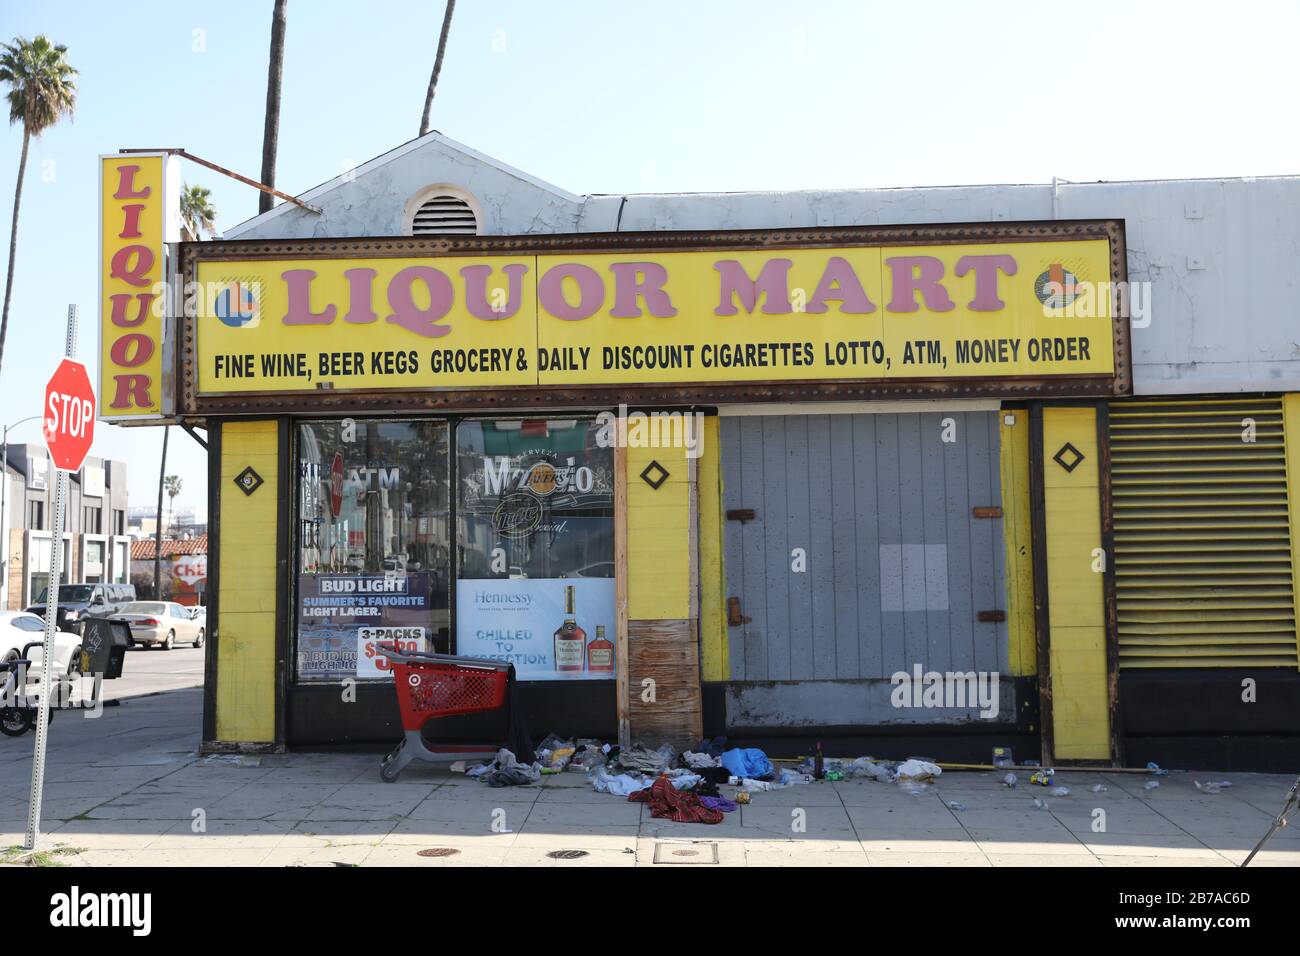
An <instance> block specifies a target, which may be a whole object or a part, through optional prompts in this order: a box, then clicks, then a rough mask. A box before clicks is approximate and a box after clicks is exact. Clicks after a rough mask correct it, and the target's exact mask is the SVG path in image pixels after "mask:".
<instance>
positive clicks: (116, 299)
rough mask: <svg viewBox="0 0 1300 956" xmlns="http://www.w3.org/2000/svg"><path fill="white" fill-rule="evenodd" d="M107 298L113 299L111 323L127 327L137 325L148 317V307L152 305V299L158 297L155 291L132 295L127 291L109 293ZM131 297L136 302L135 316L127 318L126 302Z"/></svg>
mask: <svg viewBox="0 0 1300 956" xmlns="http://www.w3.org/2000/svg"><path fill="white" fill-rule="evenodd" d="M109 298H110V299H112V300H113V312H112V319H113V324H114V325H120V326H122V328H124V329H129V328H133V327H134V326H137V325H139V324H140V323H142V322H143V321H144V320H145V319H147V318H148V317H149V315H148V313H149V307H150V305H152V303H153V300H154V299H156V298H158V294H157V293H156V292H140V293H137V294H136V295H134V296H132V295H131V294H130V293H127V292H119V293H117V294H116V295H110V296H109ZM133 298H134V299H135V300H136V303H137V306H136V311H135V318H134V319H128V318H127V317H126V304H127V303H128V302H130V301H131V299H133Z"/></svg>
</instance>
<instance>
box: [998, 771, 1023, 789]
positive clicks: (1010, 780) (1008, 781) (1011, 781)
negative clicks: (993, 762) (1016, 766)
mask: <svg viewBox="0 0 1300 956" xmlns="http://www.w3.org/2000/svg"><path fill="white" fill-rule="evenodd" d="M1002 783H1003V784H1005V785H1006V786H1007V787H1009V788H1010V789H1012V790H1014V789H1016V785H1017V784H1019V783H1020V778H1019V777H1017V776H1016V775H1015V774H1014V773H1009V774H1007V775H1006V776H1005V777H1003V778H1002Z"/></svg>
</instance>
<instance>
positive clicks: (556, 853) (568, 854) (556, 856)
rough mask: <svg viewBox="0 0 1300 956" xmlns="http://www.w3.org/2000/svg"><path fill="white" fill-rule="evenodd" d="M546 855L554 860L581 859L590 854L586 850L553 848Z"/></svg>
mask: <svg viewBox="0 0 1300 956" xmlns="http://www.w3.org/2000/svg"><path fill="white" fill-rule="evenodd" d="M546 855H547V856H549V857H550V858H551V859H552V860H580V859H582V858H583V857H584V856H587V855H588V854H587V851H586V850H552V851H551V852H550V853H548V854H546Z"/></svg>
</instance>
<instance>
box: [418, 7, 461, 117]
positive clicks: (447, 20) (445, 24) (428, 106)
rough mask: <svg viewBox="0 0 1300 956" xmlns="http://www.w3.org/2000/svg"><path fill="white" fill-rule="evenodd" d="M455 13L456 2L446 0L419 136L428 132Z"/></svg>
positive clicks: (425, 96)
mask: <svg viewBox="0 0 1300 956" xmlns="http://www.w3.org/2000/svg"><path fill="white" fill-rule="evenodd" d="M455 12H456V0H447V9H446V11H445V12H444V13H443V15H442V33H441V34H440V35H439V37H438V53H437V55H435V56H434V58H433V75H432V76H430V77H429V91H428V92H427V93H425V94H424V115H423V116H422V117H420V135H421V136H423V135H424V134H425V133H427V132H429V111H430V110H432V109H433V91H434V90H435V89H436V88H437V86H438V74H439V73H441V72H442V59H443V57H445V56H446V55H447V34H448V33H450V32H451V15H452V14H453V13H455Z"/></svg>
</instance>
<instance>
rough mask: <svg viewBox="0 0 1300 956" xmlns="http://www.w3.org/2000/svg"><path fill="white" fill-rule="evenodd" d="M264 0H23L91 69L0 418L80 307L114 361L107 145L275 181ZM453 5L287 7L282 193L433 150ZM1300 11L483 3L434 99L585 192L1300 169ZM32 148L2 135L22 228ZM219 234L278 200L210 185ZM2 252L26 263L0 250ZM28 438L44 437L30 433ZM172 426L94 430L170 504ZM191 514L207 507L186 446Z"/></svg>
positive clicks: (481, 139) (3, 204)
mask: <svg viewBox="0 0 1300 956" xmlns="http://www.w3.org/2000/svg"><path fill="white" fill-rule="evenodd" d="M271 8H272V3H271V0H220V2H208V0H186V2H176V0H128V2H123V3H105V2H103V0H75V2H74V0H42V2H39V3H34V2H31V0H0V38H4V39H6V40H7V39H8V38H11V37H12V36H14V35H16V34H21V35H24V36H31V35H33V34H36V33H45V34H47V35H49V36H50V37H51V38H52V39H53V40H55V41H56V42H59V43H63V44H65V45H67V47H68V48H69V59H70V60H71V62H72V64H73V65H74V66H75V67H76V68H77V69H79V70H80V71H81V77H80V90H81V92H80V97H79V101H78V107H77V113H76V118H75V120H74V121H73V122H71V123H68V122H64V123H62V124H60V125H59V126H58V127H57V128H55V129H54V130H52V131H50V132H48V133H47V134H46V135H45V136H44V137H43V138H42V139H41V140H39V141H38V142H37V143H35V144H34V147H33V149H32V152H31V157H30V159H29V163H28V169H27V186H26V189H25V192H24V196H23V204H22V218H21V222H20V225H19V249H18V261H17V277H16V288H15V291H14V300H13V308H12V312H11V318H10V331H9V344H8V347H7V350H6V352H7V354H6V356H5V362H4V367H3V370H2V371H0V418H2V419H3V421H4V422H12V421H15V420H17V419H19V418H22V417H24V416H27V415H32V414H36V412H37V411H38V406H39V403H40V395H41V391H42V388H43V385H44V382H45V379H46V378H47V377H48V375H49V373H50V371H52V370H53V368H54V366H55V364H56V363H57V359H58V356H59V355H60V354H61V351H60V350H61V348H62V332H63V321H64V317H65V315H66V311H67V305H68V303H69V302H75V303H77V304H79V305H80V306H81V309H82V323H83V324H82V336H81V340H82V347H81V354H80V357H81V358H82V359H83V360H84V361H87V362H88V363H90V364H91V365H92V378H94V376H95V370H94V368H93V366H94V364H95V356H94V354H93V353H94V344H93V343H94V341H95V323H96V322H97V321H98V319H97V315H96V301H95V297H96V295H97V280H96V275H97V263H96V256H97V229H98V225H97V223H98V210H97V207H96V203H97V202H98V196H97V191H96V168H97V164H96V157H97V156H99V155H100V154H101V153H108V152H114V151H116V150H118V149H120V148H124V147H165V146H171V147H184V148H186V149H188V150H189V151H190V152H193V153H196V154H198V155H200V156H203V157H205V158H208V159H211V160H213V161H215V162H217V163H220V164H222V165H224V166H227V167H229V168H233V169H235V170H238V171H240V172H242V173H244V174H245V175H248V176H252V177H254V178H256V176H257V174H258V173H259V171H260V168H261V160H260V156H261V145H262V121H263V108H264V105H265V98H266V58H267V46H268V42H269V37H270V21H271ZM442 10H443V5H442V3H441V2H439V0H426V2H416V0H392V2H390V0H370V2H368V3H358V2H356V0H290V2H289V23H288V31H287V43H286V54H285V75H284V96H283V106H282V119H281V128H280V148H279V169H278V172H277V180H278V182H277V185H278V186H280V188H282V189H284V190H285V191H287V192H302V191H304V190H306V189H308V188H310V187H311V186H314V185H316V184H317V183H319V182H321V181H323V180H326V179H329V178H331V177H333V176H335V175H337V174H339V173H340V172H343V171H344V170H346V169H348V168H350V167H351V166H353V165H355V164H358V163H361V162H364V161H365V160H367V159H369V158H371V157H373V156H375V155H377V154H379V153H382V152H384V151H386V150H388V149H390V148H392V147H393V146H396V145H398V144H400V143H402V142H404V141H406V140H408V139H411V138H412V137H414V136H415V135H416V133H417V132H418V128H419V120H420V111H421V109H422V107H423V102H424V91H425V87H426V85H427V83H428V78H429V71H430V69H431V67H432V65H433V56H434V50H435V48H436V46H437V37H438V29H439V26H440V24H441V21H442ZM1297 35H1300V4H1297V3H1295V2H1287V3H1264V2H1259V3H1255V2H1251V3H1246V4H1238V5H1230V6H1225V5H1224V4H1222V3H1199V2H1167V3H1166V2H1139V0H1120V2H1108V0H1093V2H1090V3H1087V4H1060V5H1059V6H1056V5H1053V4H1049V3H1042V2H1016V3H1011V2H996V0H985V2H979V3H962V2H944V3H941V2H934V3H926V2H921V0H914V2H911V3H896V2H894V3H868V2H825V3H818V2H813V0H806V2H803V3H791V2H717V0H712V2H704V0H690V2H676V0H645V2H642V3H633V2H627V3H612V2H609V0H600V2H564V3H560V2H541V0H515V2H492V0H461V2H460V4H459V5H458V7H457V10H456V19H455V22H454V23H453V25H452V31H451V40H450V43H449V45H448V53H447V60H446V65H445V67H444V69H443V73H442V78H441V80H440V83H439V88H438V96H437V99H436V100H435V102H434V107H433V126H434V128H436V129H439V130H441V131H442V132H443V133H445V134H447V135H448V136H450V137H451V138H453V139H456V140H459V141H460V142H462V143H465V144H466V145H468V146H471V147H473V148H475V149H477V150H479V151H481V152H484V153H487V154H489V155H492V156H495V157H497V158H499V159H500V160H502V161H504V162H506V163H509V164H511V165H513V166H516V167H518V168H520V169H523V170H525V171H527V172H529V173H532V174H534V175H536V176H538V177H540V178H542V179H545V180H548V181H550V182H552V183H555V184H556V185H558V186H562V187H564V188H566V189H568V190H570V191H572V192H575V193H596V192H603V193H620V192H645V191H677V190H743V189H776V190H780V189H798V188H819V187H864V186H906V185H933V184H951V183H983V182H1045V181H1048V180H1050V179H1051V177H1052V176H1054V175H1055V176H1061V177H1063V178H1065V179H1071V180H1076V181H1078V180H1097V179H1111V180H1113V179H1148V178H1179V177H1201V176H1242V175H1268V174H1280V173H1293V172H1297V171H1298V170H1300V161H1297V155H1298V154H1300V124H1297V123H1296V122H1295V121H1294V114H1295V108H1294V101H1295V94H1296V91H1297V89H1300V83H1297V79H1298V78H1300V77H1298V74H1300V57H1297V56H1296V55H1295V49H1294V44H1295V37H1296V36H1297ZM20 146H21V131H20V129H19V128H18V127H10V128H8V129H7V130H6V131H5V132H4V134H3V141H0V227H3V229H4V230H5V232H4V235H5V236H7V235H8V231H7V230H8V228H9V223H10V215H11V205H12V202H13V185H14V177H15V175H16V171H17V163H18V156H19V151H20ZM185 166H186V168H185V170H184V171H185V178H186V180H187V181H188V182H198V183H201V184H203V185H206V186H209V187H211V189H212V191H213V196H214V199H215V203H216V206H217V209H218V212H219V216H218V220H217V225H218V228H219V229H220V228H224V227H228V226H230V225H233V224H234V223H237V222H240V221H242V220H244V219H246V218H248V217H249V216H251V215H253V214H254V213H255V212H256V209H257V194H256V192H254V191H253V190H251V189H249V188H247V187H245V186H241V185H239V184H237V183H235V182H233V181H231V180H227V179H225V178H223V177H221V176H218V175H217V174H215V173H211V172H209V171H207V170H204V169H202V168H201V167H195V166H191V165H189V164H185ZM0 256H7V252H6V251H5V247H4V245H3V244H0ZM13 438H14V439H15V440H19V441H22V440H33V441H34V440H38V439H39V429H38V427H37V426H34V425H28V426H23V427H22V428H20V429H17V430H15V432H14V433H13ZM161 440H162V433H161V430H160V429H124V428H121V427H109V426H106V425H102V424H101V425H100V427H99V430H98V432H97V436H96V443H95V453H96V454H100V455H104V456H106V457H111V458H123V459H125V460H127V462H128V463H129V466H128V469H129V475H130V485H131V502H132V504H148V503H150V502H152V501H153V499H154V495H155V493H156V487H157V475H158V453H159V448H160V445H161ZM171 449H172V451H171V455H170V458H169V461H170V463H171V466H170V467H169V469H168V471H169V472H175V473H179V474H180V475H182V476H183V478H184V489H183V491H182V493H181V495H180V497H179V498H178V499H177V506H178V507H184V506H187V505H189V506H193V507H195V508H196V509H197V510H198V511H199V512H200V513H202V512H204V511H205V510H206V501H205V491H204V475H205V472H204V467H205V460H204V455H203V452H202V449H201V448H200V447H199V446H198V445H197V444H195V443H194V441H193V440H192V439H190V438H189V437H188V436H186V435H185V434H184V433H182V432H179V431H178V430H175V429H173V433H172V442H171Z"/></svg>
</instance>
